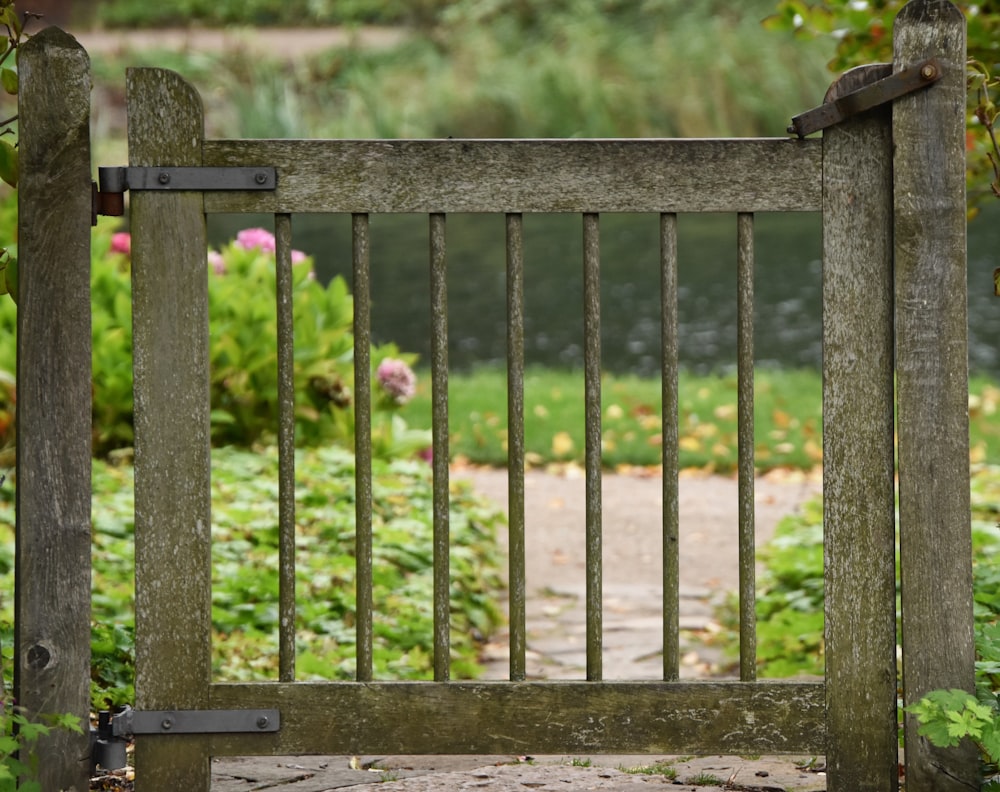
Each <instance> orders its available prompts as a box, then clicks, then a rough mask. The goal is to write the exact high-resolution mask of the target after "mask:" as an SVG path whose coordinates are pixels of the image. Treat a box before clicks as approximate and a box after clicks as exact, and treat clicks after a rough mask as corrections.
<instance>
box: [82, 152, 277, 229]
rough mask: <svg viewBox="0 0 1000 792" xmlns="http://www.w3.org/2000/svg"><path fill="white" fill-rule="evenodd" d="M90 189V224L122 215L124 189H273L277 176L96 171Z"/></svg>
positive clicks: (226, 171) (232, 171) (269, 172)
mask: <svg viewBox="0 0 1000 792" xmlns="http://www.w3.org/2000/svg"><path fill="white" fill-rule="evenodd" d="M97 178H98V183H97V184H95V185H94V187H93V195H94V210H93V218H92V220H93V222H94V223H96V222H97V215H108V216H111V217H120V216H121V215H123V214H125V192H126V191H127V190H193V191H199V192H200V191H203V190H273V189H275V188H276V187H277V183H278V177H277V173H276V172H275V169H274V168H272V167H263V166H262V167H253V168H243V167H239V168H236V167H234V168H212V167H176V168H175V167H169V168H168V167H162V168H161V167H156V168H151V167H120V166H119V167H113V168H98V169H97Z"/></svg>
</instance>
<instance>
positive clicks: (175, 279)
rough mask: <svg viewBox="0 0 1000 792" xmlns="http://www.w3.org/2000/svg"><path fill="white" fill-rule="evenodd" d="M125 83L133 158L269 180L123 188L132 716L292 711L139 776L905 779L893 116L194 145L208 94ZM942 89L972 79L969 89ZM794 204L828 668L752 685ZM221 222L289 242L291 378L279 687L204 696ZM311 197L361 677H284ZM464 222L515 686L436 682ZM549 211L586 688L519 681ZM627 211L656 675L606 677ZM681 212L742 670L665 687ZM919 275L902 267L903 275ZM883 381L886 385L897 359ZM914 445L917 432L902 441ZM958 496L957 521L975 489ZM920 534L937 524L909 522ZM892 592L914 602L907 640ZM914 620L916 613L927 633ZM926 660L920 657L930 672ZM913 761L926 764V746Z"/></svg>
mask: <svg viewBox="0 0 1000 792" xmlns="http://www.w3.org/2000/svg"><path fill="white" fill-rule="evenodd" d="M948 8H952V7H951V6H950V4H946V3H941V2H939V1H938V0H916V2H915V3H911V4H910V6H908V11H907V12H904V13H909V15H910V17H912V18H913V19H914V20H915V22H916V23H918V26H919V25H923V26H924V27H928V26H929V22H928V20H931V18H932V17H933V19H932V21H933V23H934V24H935V25H939V24H940V21H941V18H942V17H943V18H944V20H945V21H946V22H949V21H950V22H949V23H950V24H952V26H953V27H954V25H955V24H958V23H955V20H954V19H953V17H949V16H948V15H947V14H948V11H947V9H948ZM942 9H943V10H942ZM935 29H936V28H935ZM962 30H963V31H964V27H963V28H962ZM963 35H964V34H963ZM944 38H945V39H946V40H947V41H948V42H951V44H955V45H957V42H959V40H960V43H961V45H962V46H963V47H964V38H963V36H961V35H959V36H957V38H956V34H955V33H954V30H952V31H951V33H949V34H948V35H946V36H945V37H944ZM924 44H925V45H926V44H927V42H924ZM942 46H943V45H942ZM925 49H926V46H925ZM939 49H940V47H939ZM930 54H931V55H935V56H937V57H939V58H941V59H942V61H943V62H944V63H945V68H946V70H947V79H946V80H942V85H941V86H937V85H936V86H934V87H933V88H932V89H928V91H926V92H925V94H927V95H929V94H930V93H931V92H932V91H945V90H954V89H955V85H956V84H958V83H960V82H961V80H962V79H963V77H962V75H964V66H963V63H964V50H963V51H962V53H961V54H956V51H951V52H941V51H937V50H935V51H933V52H931V53H930ZM922 57H926V54H925V55H924V56H922ZM898 58H899V59H900V60H903V61H910V62H912V61H913V60H916V59H917V56H916V55H914V54H913V53H912V52H903V53H902V54H900V55H898ZM886 69H888V67H885V68H877V67H875V68H865V69H862V70H858V71H855V72H852V73H849V74H848V75H847V76H845V77H844V78H843V79H842V80H841V81H840V82H838V83H837V84H836V85H835V86H834V88H833V89H832V93H831V95H830V97H829V98H830V99H831V100H835V99H836V98H837V97H838V96H840V95H842V94H844V93H847V92H850V91H852V90H855V89H856V88H858V87H861V86H864V85H866V84H868V83H870V82H871V81H872V80H874V79H878V78H879V77H882V76H885V74H886ZM956 75H958V77H956ZM127 84H128V85H127V88H128V112H129V156H130V165H131V166H133V167H154V168H155V167H185V166H187V167H193V168H204V167H211V168H235V167H241V168H274V169H275V173H276V185H275V188H274V189H273V190H267V191H256V190H248V191H239V190H237V191H207V192H201V191H194V190H180V191H174V190H142V191H135V192H134V193H133V195H132V198H131V228H132V234H133V242H132V262H133V284H134V285H133V295H134V296H133V300H134V355H135V416H136V418H135V433H136V453H135V471H136V475H135V481H136V496H135V504H136V518H135V525H136V674H137V676H136V694H137V702H136V706H137V709H138V710H139V711H140V712H142V711H154V712H175V713H179V712H184V711H188V710H192V711H203V710H247V711H253V710H261V709H274V710H278V711H279V712H280V727H279V728H278V729H277V730H272V731H266V732H264V731H262V732H261V733H226V732H225V731H221V732H216V733H212V734H180V733H176V732H174V733H171V732H170V729H169V728H168V727H165V728H164V729H163V730H162V733H161V734H156V735H144V736H140V737H139V738H137V748H136V750H137V757H136V763H137V765H138V766H139V767H140V768H141V770H140V775H139V778H138V784H139V785H140V786H143V787H146V788H158V789H167V788H170V789H175V788H176V789H180V788H187V789H208V786H209V778H210V770H209V758H210V757H211V756H221V755H230V756H231V755H251V754H267V755H294V754H317V753H331V754H352V753H386V754H394V753H395V754H406V753H471V754H496V753H516V754H521V753H526V752H534V753H557V754H588V755H592V754H600V753H661V754H662V753H692V754H706V753H735V754H768V753H787V752H811V753H823V754H825V755H826V756H827V761H828V766H829V788H830V789H832V790H862V789H865V790H868V789H870V790H889V789H895V788H896V785H897V744H896V702H897V684H896V619H895V615H896V603H895V575H894V569H895V560H894V542H895V540H894V534H895V504H894V495H895V485H894V445H893V426H894V416H895V411H894V375H895V373H896V369H895V368H894V351H895V354H897V355H899V354H900V353H899V351H898V350H897V347H896V344H897V342H896V337H895V336H894V330H893V328H894V322H895V321H896V319H895V314H894V288H898V287H897V286H896V284H895V282H894V276H893V262H894V258H898V256H899V253H898V251H897V249H896V245H895V242H894V226H898V224H899V222H900V221H899V219H898V217H897V216H896V214H895V212H894V210H893V207H894V184H895V185H896V188H897V189H899V180H900V177H899V176H898V175H897V176H896V177H895V180H894V169H893V156H894V155H893V139H894V135H893V127H892V124H893V119H892V115H893V114H892V112H891V111H890V107H889V105H884V106H882V107H880V108H876V109H875V110H873V111H871V112H868V113H865V114H862V115H859V116H857V117H854V118H850V119H848V120H846V121H844V122H843V123H841V124H839V125H837V126H834V127H831V128H830V129H828V130H826V132H825V133H824V135H823V136H822V138H815V139H805V140H795V139H745V140H650V139H645V140H503V141H500V140H450V139H449V140H372V141H341V140H337V141H334V140H307V141H287V140H280V141H279V140H206V139H204V132H203V118H202V110H201V100H200V98H199V97H198V95H197V94H196V92H195V91H194V90H193V89H192V88H191V87H190V86H188V85H187V84H186V83H184V82H183V81H182V80H181V79H180V78H179V77H177V76H176V75H175V74H173V73H171V72H166V71H162V70H157V69H134V70H130V71H129V73H128V77H127ZM958 89H959V90H964V89H963V87H962V86H961V85H960V84H959V88H958ZM952 96H954V94H952ZM942 101H944V100H942ZM949 101H950V100H949ZM896 123H897V133H896V142H897V144H900V145H902V141H903V139H905V135H906V128H905V127H900V126H899V124H901V123H904V122H903V121H900V120H899V119H896ZM912 123H917V124H919V123H921V122H920V121H916V122H912ZM911 131H912V130H911ZM896 158H897V165H896V168H897V170H898V169H899V167H900V164H899V163H900V162H902V160H901V159H900V156H899V154H898V153H897V155H896ZM905 164H906V163H905V162H903V165H904V166H905ZM905 178H910V177H909V176H905ZM802 211H811V212H821V213H822V216H823V229H824V230H823V256H824V263H823V289H824V315H823V326H824V444H825V447H824V461H825V465H824V494H825V523H826V537H825V543H826V548H825V558H826V579H825V587H826V601H827V606H826V608H827V610H826V647H827V674H826V678H825V680H824V681H820V682H813V681H791V682H781V681H772V680H768V681H761V680H758V679H757V678H756V671H755V669H756V651H755V650H756V646H755V624H754V607H755V603H754V542H753V537H754V506H753V502H754V498H753V488H754V443H753V398H754V397H753V278H754V240H753V235H754V232H753V229H754V216H755V215H756V214H757V213H760V212H802ZM216 212H219V213H222V212H224V213H241V212H254V213H260V212H265V213H271V214H273V215H274V224H275V230H276V244H277V251H276V267H277V274H276V278H277V294H278V298H277V306H276V311H277V317H278V325H279V362H278V366H279V382H280V393H281V398H280V400H281V415H280V419H279V450H280V451H279V452H280V472H279V485H280V492H279V496H278V499H279V523H280V535H281V541H280V548H281V554H280V570H281V572H280V580H281V590H280V595H279V600H280V625H281V627H280V638H279V645H280V671H279V680H278V681H277V682H262V683H216V682H213V681H212V678H211V646H210V642H209V638H208V636H210V635H211V577H212V570H211V553H210V545H211V537H210V525H211V514H210V512H211V505H210V490H209V486H210V475H211V459H210V442H209V439H210V432H209V430H210V415H209V412H210V407H209V398H208V381H209V377H208V374H209V372H208V321H209V318H208V310H207V270H206V264H205V253H206V231H205V216H206V214H207V213H216ZM310 212H322V213H339V214H349V215H350V216H351V218H352V237H353V268H354V276H353V289H354V311H355V314H354V333H355V378H356V379H355V389H356V397H357V398H356V430H357V446H356V458H357V463H356V501H357V512H356V536H357V539H356V542H357V543H356V549H355V555H356V565H357V567H356V569H357V574H356V581H357V582H356V585H357V624H356V629H357V673H356V680H355V681H351V682H329V683H311V682H310V683H306V682H297V681H296V673H295V623H296V617H295V593H294V592H295V582H294V581H295V558H294V548H295V538H294V531H295V502H294V454H293V450H294V449H293V440H294V438H293V432H294V416H293V413H292V410H293V404H294V399H293V392H292V366H293V359H292V348H293V339H292V336H291V332H292V331H291V328H292V315H291V310H292V308H291V249H292V227H291V216H292V215H293V214H300V213H310ZM404 212H405V213H419V214H423V215H426V216H427V218H428V224H429V239H430V243H429V255H428V270H429V278H430V281H431V300H430V302H431V304H430V305H429V306H428V310H429V311H430V313H431V316H432V328H431V332H432V345H431V346H432V355H431V358H432V359H431V368H432V374H431V376H432V388H433V397H432V401H433V429H434V433H433V434H434V440H433V479H434V483H433V489H434V497H433V504H434V505H433V508H434V516H433V520H434V538H433V555H434V570H435V573H434V614H435V622H434V636H433V643H434V680H433V681H428V682H398V681H377V680H375V679H374V678H373V670H372V636H373V629H372V625H373V609H374V608H375V607H376V604H375V603H373V601H372V595H371V585H372V546H373V542H376V541H377V536H375V535H374V533H373V530H372V494H371V451H370V432H371V422H370V414H369V410H370V407H369V405H370V400H371V376H370V358H369V345H370V338H371V336H370V327H369V309H370V293H369V292H370V289H369V274H370V255H369V251H370V231H371V229H370V218H371V216H372V215H377V214H381V213H404ZM458 212H463V213H464V212H476V213H494V214H497V215H500V216H502V217H503V219H504V223H505V227H506V250H507V295H506V301H507V306H506V314H507V336H508V355H507V366H508V403H509V459H508V470H509V488H510V504H511V506H510V520H509V532H510V534H509V547H510V561H509V563H510V568H509V581H510V636H511V652H510V671H509V679H508V680H504V681H488V682H480V681H453V680H450V679H449V632H448V631H449V610H450V604H449V568H448V553H449V495H448V493H449V469H448V458H449V453H448V452H449V446H448V355H447V349H448V337H447V333H448V310H447V302H448V294H447V285H446V271H447V217H448V215H449V214H450V213H458ZM542 212H544V213H553V212H560V213H573V214H577V215H579V216H580V217H581V222H582V234H583V256H582V261H581V267H582V270H583V277H584V300H583V306H582V317H581V320H582V322H583V327H584V333H585V346H586V349H585V375H584V380H585V399H586V416H587V417H586V420H587V426H586V437H587V448H586V464H585V468H586V559H587V560H586V586H587V589H586V605H587V634H586V647H587V651H586V656H587V665H586V678H585V679H581V680H578V681H558V682H557V681H528V680H526V679H525V676H526V673H525V653H526V648H527V647H526V618H525V576H524V558H525V553H526V552H527V551H528V549H529V548H527V547H526V540H525V514H524V474H523V470H524V420H523V412H524V398H523V381H524V355H523V301H524V287H523V283H524V281H523V278H524V266H525V264H524V250H523V244H522V223H523V217H524V215H525V214H530V213H542ZM613 212H631V213H652V214H654V215H657V216H658V222H659V229H660V275H661V284H662V360H661V368H662V372H663V375H662V378H663V379H662V382H663V384H662V396H663V422H662V423H663V438H662V439H663V471H664V472H663V480H662V497H663V507H664V508H663V526H662V536H663V543H662V544H663V560H662V563H663V628H662V631H663V642H664V643H663V645H664V652H663V658H664V660H663V677H662V680H659V681H628V680H624V681H622V680H614V681H612V680H606V679H605V678H604V674H603V671H602V624H601V551H602V542H603V539H604V537H605V536H606V535H607V536H609V537H611V540H612V541H613V540H614V530H613V529H614V526H606V525H604V524H603V522H602V513H601V451H600V449H601V406H600V405H601V401H600V396H601V392H600V391H601V380H600V372H601V349H600V321H601V319H600V313H601V312H600V301H599V280H600V225H601V215H602V214H605V213H613ZM689 212H726V213H732V214H733V215H734V221H735V224H736V227H737V248H738V252H737V271H736V273H735V277H734V291H735V293H736V294H735V296H736V299H737V302H738V312H739V334H738V342H737V346H738V353H737V354H738V367H739V375H738V381H739V388H738V390H739V406H738V412H739V419H740V429H739V440H740V442H739V493H740V494H739V521H738V523H739V524H738V526H737V529H736V532H735V533H736V534H737V535H738V541H739V548H740V559H741V560H740V580H739V598H740V606H739V610H740V616H741V619H740V621H741V625H740V678H739V680H737V681H718V682H714V681H713V682H682V681H680V680H679V662H680V660H679V635H678V598H679V593H678V532H679V525H678V457H677V450H678V444H677V439H678V434H677V413H678V396H677V377H678V360H677V354H678V352H677V350H678V337H677V319H676V307H677V299H678V291H677V266H678V262H677V252H676V234H677V232H676V222H677V216H678V214H681V213H689ZM962 272H963V277H964V269H963V270H962ZM920 285H921V282H920V279H919V278H916V279H915V285H914V286H913V288H920ZM963 288H964V286H963ZM908 299H910V300H913V299H916V298H914V297H912V295H911V296H910V297H909V298H908ZM921 354H922V353H921ZM903 358H905V350H904V353H903ZM899 365H900V366H901V367H902V365H903V362H902V360H901V362H900V364H899ZM898 374H899V376H900V378H901V383H902V380H903V378H904V372H903V370H902V368H900V370H899V372H898ZM910 381H912V382H914V383H915V384H914V385H912V386H911V387H914V388H915V389H916V390H915V391H914V394H916V391H917V390H919V388H920V386H921V382H923V380H921V377H920V376H919V373H918V374H917V375H915V376H913V377H911V380H910ZM901 387H902V384H901ZM914 398H916V396H914ZM901 409H902V408H901ZM959 429H960V427H959ZM900 435H901V437H900V439H901V443H902V439H903V432H902V431H901V432H900ZM918 442H919V441H918V440H917V439H916V438H915V437H914V439H913V440H912V443H913V444H914V445H916V444H918ZM959 450H960V449H959ZM905 453H907V454H909V453H911V452H909V451H907V452H905ZM903 458H904V450H903V449H902V448H901V450H900V459H901V460H902V459H903ZM906 458H907V459H911V458H915V457H911V456H906ZM958 458H959V455H958V453H957V452H956V456H955V459H958ZM966 462H967V456H966ZM914 464H916V463H914ZM966 495H967V492H966ZM959 501H960V499H959ZM957 506H958V511H959V512H960V509H961V503H960V502H958V503H957ZM967 517H968V515H967V514H966V524H967ZM915 519H917V518H916V517H915ZM960 529H961V526H959V528H958V529H956V530H958V532H959V533H960ZM913 534H914V536H923V535H924V532H921V531H918V530H916V529H914V531H913ZM914 541H915V543H917V544H919V542H920V540H919V538H918V539H915V540H914ZM178 548H183V552H178ZM931 554H932V553H931V552H930V551H927V555H928V557H929V555H931ZM915 563H917V562H915ZM959 576H960V575H959ZM904 579H905V578H904ZM914 585H916V584H914ZM964 596H965V592H960V595H959V596H958V598H957V599H956V600H954V601H956V602H959V603H960V607H964V605H962V603H964V600H963V599H962V597H964ZM968 602H969V603H971V593H970V599H969V600H968ZM907 607H908V606H907V605H906V603H905V602H904V627H905V619H906V613H907ZM915 607H920V606H919V605H918V606H915ZM927 607H931V608H933V607H934V606H927ZM968 607H969V614H970V619H971V604H970V605H969V606H968ZM914 612H915V611H914ZM921 618H924V617H923V616H914V617H913V622H914V623H915V624H916V623H917V622H918V621H919V620H920V619H921ZM953 621H954V622H955V623H956V624H957V626H956V627H955V629H956V631H958V632H962V630H964V629H965V628H964V627H963V626H962V625H963V624H964V622H963V619H962V618H956V619H954V620H953ZM960 637H961V636H960ZM904 640H905V636H904ZM949 646H950V647H953V646H954V644H949ZM969 647H971V642H966V643H964V644H961V646H960V649H959V650H958V651H959V653H960V654H962V660H963V661H964V660H966V659H968V660H969V663H968V666H969V668H971V654H970V652H971V649H970V648H969ZM908 650H909V646H908ZM967 650H968V651H967ZM921 651H922V650H921V649H920V647H918V646H917V645H916V644H913V653H914V657H915V658H917V659H916V660H914V665H915V667H916V666H917V665H918V664H919V663H921V662H924V661H923V660H921V659H920V658H921V657H922V655H921ZM927 651H928V652H930V651H932V650H930V649H928V650H927ZM925 665H926V667H927V668H932V667H934V668H936V666H933V661H927V663H926V664H925ZM938 665H940V663H939V664H938ZM962 673H964V672H962ZM941 680H942V677H941V675H940V674H938V675H937V676H934V674H933V673H928V674H925V675H924V676H923V677H921V679H920V682H919V684H920V685H924V686H925V687H924V689H928V688H927V687H926V685H929V684H935V685H937V684H939V683H940V682H941ZM962 685H963V686H964V679H963V680H962ZM911 692H912V691H911ZM169 722H170V724H174V723H177V722H178V721H177V720H176V719H169ZM262 725H263V724H262ZM272 725H273V724H272ZM213 731H214V730H213ZM913 739H914V742H915V743H916V737H915V735H914V737H913ZM913 750H914V756H915V757H921V756H923V755H924V753H923V752H925V751H926V748H925V747H922V748H917V747H914V749H913ZM907 753H908V754H909V750H908V752H907ZM914 761H915V762H916V761H917V759H914ZM927 761H928V762H929V761H930V760H927ZM935 761H937V762H939V764H940V762H941V761H942V760H941V759H940V757H938V758H937V759H935ZM945 761H946V760H945ZM966 764H968V763H967V762H966ZM153 779H155V781H154V780H153ZM147 784H149V786H147ZM928 788H931V787H928ZM934 788H938V787H934ZM942 788H943V787H942Z"/></svg>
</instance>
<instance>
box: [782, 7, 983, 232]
mask: <svg viewBox="0 0 1000 792" xmlns="http://www.w3.org/2000/svg"><path fill="white" fill-rule="evenodd" d="M905 4H906V0H872V1H871V2H866V3H857V2H854V0H822V2H807V0H779V2H778V4H777V8H776V12H775V13H774V14H773V15H772V16H770V17H768V19H767V20H765V26H766V27H768V28H770V29H772V30H777V31H782V32H788V31H793V32H794V33H796V34H797V35H798V36H800V37H801V38H804V39H815V38H825V39H827V40H830V41H835V42H836V55H835V56H834V58H833V59H832V60H831V61H830V63H829V67H830V69H831V70H832V71H834V72H841V71H844V70H846V69H849V68H851V67H854V66H860V65H862V64H866V63H891V62H892V26H893V21H894V20H895V18H896V14H898V13H899V11H900V9H902V7H903V6H904V5H905ZM956 5H957V6H958V7H959V8H960V9H961V10H962V12H963V13H964V14H965V17H966V23H967V30H968V51H969V70H968V78H969V132H968V136H967V147H968V149H969V170H968V178H969V198H970V202H972V203H973V214H974V213H975V206H974V204H975V203H976V201H977V200H978V199H980V198H982V197H983V196H985V195H990V194H993V195H995V196H996V197H998V198H1000V146H998V143H997V138H996V134H995V130H994V125H995V122H996V118H997V110H996V106H995V104H994V102H993V100H992V98H991V93H992V92H993V91H995V89H996V88H997V86H998V85H1000V82H998V80H997V79H996V78H994V77H993V76H992V75H993V74H995V73H996V71H997V67H998V66H1000V49H998V48H997V44H996V43H997V40H998V39H1000V11H998V10H997V9H996V7H995V5H993V4H989V3H957V4H956Z"/></svg>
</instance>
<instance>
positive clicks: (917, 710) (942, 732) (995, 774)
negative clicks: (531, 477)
mask: <svg viewBox="0 0 1000 792" xmlns="http://www.w3.org/2000/svg"><path fill="white" fill-rule="evenodd" d="M977 598H978V597H977ZM976 656H977V658H978V659H977V661H976V694H975V695H973V694H971V693H969V692H968V691H965V690H934V691H932V692H930V693H928V694H927V695H926V696H924V697H923V698H922V699H920V701H918V702H917V703H916V704H911V705H910V706H909V707H907V708H906V711H907V712H910V713H912V714H913V715H915V716H916V718H917V721H918V722H919V723H920V728H919V733H920V734H921V735H922V736H924V737H926V738H927V739H928V740H930V741H931V742H932V743H933V744H934V745H937V746H938V747H941V748H949V747H954V746H957V745H958V744H959V743H960V742H961V741H962V740H964V739H966V738H968V739H970V740H972V742H973V744H975V746H976V748H978V749H979V755H980V759H981V760H982V763H983V771H984V778H986V779H987V780H986V783H985V785H984V786H983V790H985V792H1000V623H997V622H993V623H990V624H985V625H982V624H981V625H977V627H976Z"/></svg>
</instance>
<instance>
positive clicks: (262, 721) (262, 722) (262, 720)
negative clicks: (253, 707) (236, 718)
mask: <svg viewBox="0 0 1000 792" xmlns="http://www.w3.org/2000/svg"><path fill="white" fill-rule="evenodd" d="M267 724H268V720H267V716H266V715H261V716H260V717H259V718H257V728H258V729H266V728H267Z"/></svg>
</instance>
